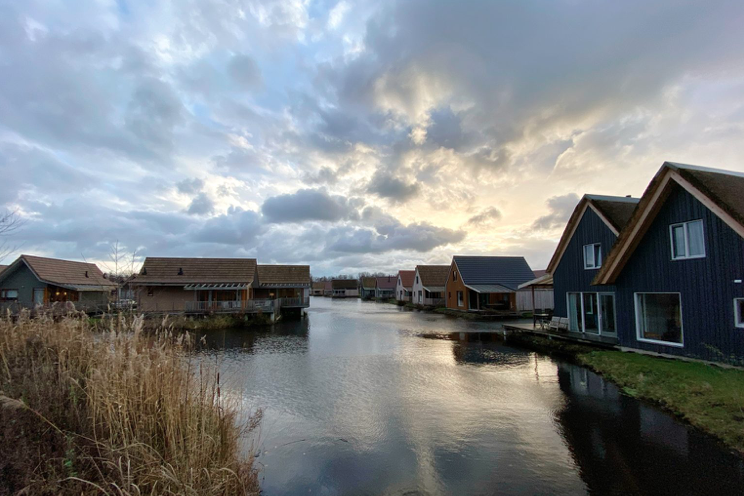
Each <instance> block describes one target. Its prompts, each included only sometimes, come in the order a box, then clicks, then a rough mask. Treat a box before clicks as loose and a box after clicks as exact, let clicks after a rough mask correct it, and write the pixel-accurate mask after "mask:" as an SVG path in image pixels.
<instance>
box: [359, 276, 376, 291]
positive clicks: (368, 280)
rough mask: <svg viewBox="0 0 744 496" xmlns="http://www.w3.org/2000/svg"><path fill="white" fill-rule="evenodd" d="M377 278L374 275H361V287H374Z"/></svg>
mask: <svg viewBox="0 0 744 496" xmlns="http://www.w3.org/2000/svg"><path fill="white" fill-rule="evenodd" d="M376 283H377V279H375V278H374V277H362V288H363V289H375V284H376Z"/></svg>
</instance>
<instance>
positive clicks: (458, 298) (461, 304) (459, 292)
mask: <svg viewBox="0 0 744 496" xmlns="http://www.w3.org/2000/svg"><path fill="white" fill-rule="evenodd" d="M457 306H458V307H461V306H463V301H462V291H458V292H457Z"/></svg>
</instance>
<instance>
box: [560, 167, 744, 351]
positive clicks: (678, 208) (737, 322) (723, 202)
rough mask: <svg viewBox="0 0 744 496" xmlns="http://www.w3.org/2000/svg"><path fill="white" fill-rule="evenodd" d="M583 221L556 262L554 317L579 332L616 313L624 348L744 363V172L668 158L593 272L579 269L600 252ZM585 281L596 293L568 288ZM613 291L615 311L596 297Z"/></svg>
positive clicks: (602, 245) (601, 296) (601, 328)
mask: <svg viewBox="0 0 744 496" xmlns="http://www.w3.org/2000/svg"><path fill="white" fill-rule="evenodd" d="M582 201H584V200H582ZM590 218H591V215H590ZM584 223H585V222H584V220H582V221H581V222H578V223H577V224H578V226H577V227H576V228H575V229H574V232H571V233H570V235H568V228H567V233H564V238H566V237H568V238H569V239H568V241H567V242H566V247H564V248H563V251H564V253H562V256H558V257H557V258H558V260H557V262H556V263H555V264H554V266H553V267H552V269H553V277H554V284H555V292H556V315H561V316H567V317H569V319H570V321H571V326H572V329H574V330H576V331H579V332H584V333H587V332H590V331H592V332H593V329H594V327H593V326H594V325H595V321H594V319H596V320H597V321H598V325H599V328H600V335H601V332H602V330H603V329H604V327H603V324H604V323H605V322H607V321H608V320H610V321H611V319H612V318H614V321H615V330H616V336H617V338H616V339H617V342H618V344H619V345H620V346H621V347H622V348H626V349H632V350H642V351H647V352H654V353H660V354H664V355H675V356H684V357H690V358H698V359H704V360H711V361H719V362H729V363H736V364H744V284H743V283H742V279H744V174H740V173H736V172H730V171H721V170H714V169H707V168H701V167H695V166H688V165H681V164H675V163H669V162H666V163H664V165H663V166H662V167H661V169H660V170H659V172H658V173H657V174H656V176H655V177H654V178H653V180H652V181H651V183H650V184H649V186H648V188H647V189H646V191H645V192H644V194H643V196H642V197H641V199H640V201H639V202H638V204H637V205H636V207H635V209H633V211H632V215H630V216H629V218H627V220H626V222H625V225H624V226H623V227H622V229H621V230H620V232H619V234H618V235H617V237H616V238H615V239H614V243H612V245H611V249H609V251H603V253H602V256H601V263H600V267H599V269H597V270H594V271H593V272H594V275H593V277H592V278H591V280H588V278H589V277H590V275H589V274H588V272H592V271H591V270H588V269H586V268H584V267H585V266H586V263H587V260H588V261H589V262H591V261H592V259H594V260H596V258H597V257H596V256H594V258H592V256H590V255H589V249H587V248H585V246H586V245H587V244H591V241H590V240H589V238H587V237H586V236H587V234H586V233H585V232H596V233H599V232H601V229H598V230H597V231H592V228H591V227H589V226H587V227H586V228H584V226H583V224H584ZM591 223H592V221H591V220H588V219H587V222H586V224H591ZM570 227H571V222H570V221H569V228H570ZM567 235H568V236H567ZM561 241H562V242H563V239H562V240H561ZM611 241H613V240H612V238H611V237H610V236H608V238H607V241H605V240H604V239H602V240H600V241H599V243H600V244H601V249H602V250H604V244H603V243H605V242H611ZM577 246H581V248H579V249H577ZM560 250H561V245H560V244H559V250H558V251H557V252H556V256H557V255H559V252H560ZM579 250H580V251H579ZM556 256H554V260H555V259H556ZM568 257H571V258H573V259H574V260H573V261H569V259H568ZM580 264H581V268H583V271H584V273H583V278H582V277H581V276H577V275H576V272H580V270H579V269H578V268H577V267H579V265H580ZM587 282H588V285H589V286H588V287H589V288H590V289H587V291H588V292H596V294H597V295H598V297H597V300H594V299H593V298H592V297H586V296H585V295H583V294H582V296H581V297H579V298H578V299H577V298H576V297H573V296H571V293H572V292H576V291H578V289H580V288H585V287H586V286H581V284H584V283H587ZM559 288H560V289H559ZM559 291H561V294H560V295H559ZM610 294H611V295H612V299H613V300H614V315H612V316H610V315H609V314H608V311H607V310H606V308H605V306H604V305H603V303H602V301H603V295H608V296H606V297H605V298H606V299H607V301H609V298H610V296H609V295H610ZM561 301H563V302H562V303H561V306H560V313H559V302H561ZM578 302H580V303H581V306H580V307H581V310H579V305H578ZM595 303H598V307H597V306H595ZM607 306H609V303H608V305H607ZM578 325H582V326H583V328H582V329H578V328H577V326H578ZM609 334H610V337H611V333H609Z"/></svg>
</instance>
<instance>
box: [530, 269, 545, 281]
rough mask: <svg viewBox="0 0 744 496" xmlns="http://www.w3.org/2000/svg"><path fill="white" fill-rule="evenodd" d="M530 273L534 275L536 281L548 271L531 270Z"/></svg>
mask: <svg viewBox="0 0 744 496" xmlns="http://www.w3.org/2000/svg"><path fill="white" fill-rule="evenodd" d="M532 272H533V273H534V274H535V279H537V278H538V277H542V276H544V275H545V274H547V273H548V271H547V270H545V269H543V270H533V271H532Z"/></svg>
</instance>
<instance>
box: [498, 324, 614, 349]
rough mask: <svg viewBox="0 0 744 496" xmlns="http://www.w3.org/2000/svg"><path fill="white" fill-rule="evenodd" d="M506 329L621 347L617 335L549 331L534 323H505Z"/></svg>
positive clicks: (603, 345) (606, 346) (607, 346)
mask: <svg viewBox="0 0 744 496" xmlns="http://www.w3.org/2000/svg"><path fill="white" fill-rule="evenodd" d="M504 331H505V332H519V333H525V334H532V335H534V336H542V337H547V338H549V339H558V340H561V341H573V342H577V343H582V344H588V345H591V346H600V347H603V348H613V349H619V348H620V345H619V344H618V340H617V338H616V337H610V336H599V335H594V334H585V333H583V332H570V331H549V330H547V329H541V328H540V326H537V327H535V326H533V325H532V324H504Z"/></svg>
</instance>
